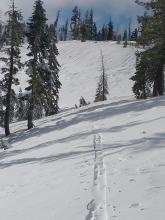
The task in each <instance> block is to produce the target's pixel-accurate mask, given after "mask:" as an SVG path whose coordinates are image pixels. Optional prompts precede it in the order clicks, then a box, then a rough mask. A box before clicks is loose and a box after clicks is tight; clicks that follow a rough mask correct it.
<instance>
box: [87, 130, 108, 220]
mask: <svg viewBox="0 0 165 220" xmlns="http://www.w3.org/2000/svg"><path fill="white" fill-rule="evenodd" d="M93 144H94V150H95V163H94V179H93V188H92V194H93V199H92V200H91V202H90V203H89V204H88V205H87V209H88V210H89V213H88V215H87V217H86V220H108V212H107V180H106V167H105V164H104V154H103V146H102V137H101V135H100V134H97V135H94V143H93Z"/></svg>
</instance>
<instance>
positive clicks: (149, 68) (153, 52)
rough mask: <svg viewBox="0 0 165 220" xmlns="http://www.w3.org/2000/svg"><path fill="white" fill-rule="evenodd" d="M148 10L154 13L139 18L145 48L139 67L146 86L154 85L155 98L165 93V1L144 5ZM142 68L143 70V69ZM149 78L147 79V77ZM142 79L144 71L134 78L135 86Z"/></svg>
mask: <svg viewBox="0 0 165 220" xmlns="http://www.w3.org/2000/svg"><path fill="white" fill-rule="evenodd" d="M136 2H137V3H138V4H140V5H143V6H144V7H145V8H146V9H147V10H151V11H152V12H153V13H150V15H147V14H146V13H145V15H144V16H141V17H139V19H138V20H139V22H140V25H141V36H140V37H139V39H138V42H139V44H142V45H143V47H145V50H144V51H143V52H142V55H141V59H140V62H139V65H140V66H142V67H143V63H144V61H145V63H146V65H145V68H143V69H144V70H143V72H144V74H145V77H144V76H143V78H145V84H152V85H153V86H152V89H153V96H159V95H163V93H164V66H165V0H156V1H150V2H147V3H143V2H140V1H136ZM142 67H141V69H142ZM146 76H147V77H146ZM141 77H142V71H140V72H139V71H137V72H136V73H135V76H134V79H135V80H134V81H135V84H137V83H138V80H139V78H140V79H141Z"/></svg>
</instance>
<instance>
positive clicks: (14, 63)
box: [0, 0, 22, 136]
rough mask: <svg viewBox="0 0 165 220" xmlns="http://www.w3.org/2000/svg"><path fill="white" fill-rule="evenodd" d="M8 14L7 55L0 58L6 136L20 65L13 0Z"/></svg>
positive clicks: (17, 17) (18, 25)
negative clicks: (14, 86) (13, 87)
mask: <svg viewBox="0 0 165 220" xmlns="http://www.w3.org/2000/svg"><path fill="white" fill-rule="evenodd" d="M7 14H8V17H9V19H8V24H7V29H8V33H7V39H8V45H9V47H8V48H6V49H5V52H6V54H7V57H3V58H1V59H0V60H2V61H4V62H5V67H3V68H2V73H3V74H4V77H3V79H2V80H1V82H0V84H1V87H2V89H3V91H4V92H5V101H4V102H5V107H6V109H5V116H4V127H5V134H6V136H7V135H9V134H10V129H9V123H10V119H11V115H12V110H13V108H14V106H13V105H14V103H13V102H12V101H14V96H15V92H14V90H13V89H12V85H18V84H19V81H18V79H17V78H16V74H17V72H18V71H19V69H20V68H21V67H22V63H21V61H20V49H19V46H20V43H21V41H20V38H21V37H20V36H21V34H20V33H21V21H22V16H21V13H20V12H19V11H18V10H16V8H15V4H14V0H13V1H12V4H11V7H10V10H9V11H8V12H7Z"/></svg>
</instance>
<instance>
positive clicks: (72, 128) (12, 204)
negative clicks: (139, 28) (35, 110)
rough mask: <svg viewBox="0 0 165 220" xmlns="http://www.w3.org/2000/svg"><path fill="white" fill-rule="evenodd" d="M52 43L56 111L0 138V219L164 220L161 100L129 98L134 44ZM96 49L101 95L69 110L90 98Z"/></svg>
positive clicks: (164, 102) (164, 101) (164, 103)
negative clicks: (105, 87) (104, 93)
mask: <svg viewBox="0 0 165 220" xmlns="http://www.w3.org/2000/svg"><path fill="white" fill-rule="evenodd" d="M58 47H59V50H60V57H59V62H60V64H61V72H60V74H61V81H62V84H63V87H62V89H61V93H60V98H61V101H60V105H61V109H63V111H61V113H59V114H58V115H55V116H51V117H47V118H43V119H41V120H38V121H35V127H34V128H33V129H32V130H29V131H28V130H27V126H26V125H27V122H18V123H14V124H12V125H11V132H12V135H11V136H10V137H9V138H3V142H7V143H8V149H6V150H4V149H0V213H1V214H0V215H1V217H0V219H2V220H22V219H23V220H54V219H58V220H77V219H78V220H111V219H114V220H132V219H133V220H148V219H149V220H155V219H156V220H164V219H165V211H164V201H165V175H164V173H165V162H164V155H165V139H164V136H165V131H164V124H165V98H164V97H158V98H152V99H148V100H142V101H137V100H135V99H134V98H133V94H132V91H131V86H132V82H131V81H130V80H129V78H130V76H131V74H132V73H133V71H134V68H135V56H134V52H135V50H136V49H135V48H133V47H128V48H123V47H122V46H121V45H116V44H115V43H108V42H106V43H101V42H100V43H92V42H86V43H84V44H83V43H81V42H65V43H59V44H58ZM100 48H101V49H102V51H103V54H104V58H105V67H106V71H107V74H108V76H109V91H110V95H109V97H108V100H107V101H105V102H100V103H97V104H96V103H95V104H93V103H91V104H90V105H88V106H85V107H82V108H78V109H75V108H73V107H74V105H75V104H78V101H79V98H80V97H81V96H84V98H86V99H87V101H90V102H92V101H93V99H94V95H95V90H96V85H97V79H98V77H99V75H100V69H99V68H100ZM76 55H77V56H76ZM23 81H26V80H25V77H23V76H22V83H23ZM23 86H24V85H22V87H23ZM64 108H69V109H65V110H64ZM0 132H1V134H2V129H1V130H0Z"/></svg>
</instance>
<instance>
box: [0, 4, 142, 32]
mask: <svg viewBox="0 0 165 220" xmlns="http://www.w3.org/2000/svg"><path fill="white" fill-rule="evenodd" d="M43 2H44V7H45V9H46V12H47V17H48V18H49V21H50V22H52V21H53V20H54V19H55V17H56V13H57V10H61V19H60V23H61V24H62V23H63V22H64V20H65V19H66V18H67V17H68V19H70V16H71V12H72V9H73V7H74V6H75V5H77V6H78V7H79V8H81V9H82V14H84V13H85V11H86V10H87V9H90V8H93V10H94V16H95V20H96V22H97V24H98V25H99V27H101V26H102V24H104V23H105V24H106V23H108V21H109V18H110V16H111V18H112V21H113V23H114V26H115V27H117V26H118V28H119V30H120V31H122V30H123V29H125V28H126V26H127V23H128V19H129V17H131V18H132V26H133V27H135V26H136V23H137V22H136V20H137V15H140V14H142V13H143V8H141V7H140V6H138V5H137V4H135V3H134V0H43ZM9 3H10V1H8V0H0V10H1V14H2V15H3V13H4V11H6V10H7V8H8V5H9ZM15 4H16V5H17V6H18V8H21V9H22V12H23V15H24V17H25V19H27V18H28V17H29V16H30V15H31V13H32V6H33V4H34V0H15Z"/></svg>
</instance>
